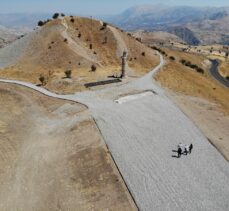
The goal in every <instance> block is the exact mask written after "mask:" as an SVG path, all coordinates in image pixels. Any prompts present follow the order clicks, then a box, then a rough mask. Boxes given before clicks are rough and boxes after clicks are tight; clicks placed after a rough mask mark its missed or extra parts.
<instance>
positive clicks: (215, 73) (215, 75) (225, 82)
mask: <svg viewBox="0 0 229 211" xmlns="http://www.w3.org/2000/svg"><path fill="white" fill-rule="evenodd" d="M211 62H212V66H211V68H210V70H209V73H210V75H211V76H212V77H213V78H214V79H215V80H217V81H218V82H220V83H221V84H222V85H224V86H226V87H228V88H229V80H227V79H226V78H224V77H223V76H221V75H220V74H219V71H218V67H219V61H218V60H211Z"/></svg>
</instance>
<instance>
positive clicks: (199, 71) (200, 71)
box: [196, 67, 204, 74]
mask: <svg viewBox="0 0 229 211" xmlns="http://www.w3.org/2000/svg"><path fill="white" fill-rule="evenodd" d="M196 71H197V72H198V73H202V74H204V70H203V69H202V68H200V67H198V68H197V70H196Z"/></svg>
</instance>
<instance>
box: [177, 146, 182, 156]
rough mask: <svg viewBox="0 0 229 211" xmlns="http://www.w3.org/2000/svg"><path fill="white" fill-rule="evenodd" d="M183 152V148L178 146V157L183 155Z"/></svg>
mask: <svg viewBox="0 0 229 211" xmlns="http://www.w3.org/2000/svg"><path fill="white" fill-rule="evenodd" d="M181 153H182V149H181V148H180V147H178V150H177V157H178V158H179V157H180V156H181Z"/></svg>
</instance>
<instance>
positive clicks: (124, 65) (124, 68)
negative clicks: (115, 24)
mask: <svg viewBox="0 0 229 211" xmlns="http://www.w3.org/2000/svg"><path fill="white" fill-rule="evenodd" d="M121 59H122V69H121V72H122V73H121V78H124V77H125V75H126V60H127V52H126V51H124V52H123V55H122V57H121Z"/></svg>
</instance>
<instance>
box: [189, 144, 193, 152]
mask: <svg viewBox="0 0 229 211" xmlns="http://www.w3.org/2000/svg"><path fill="white" fill-rule="evenodd" d="M192 149H193V145H192V144H190V146H189V154H191V152H192Z"/></svg>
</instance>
